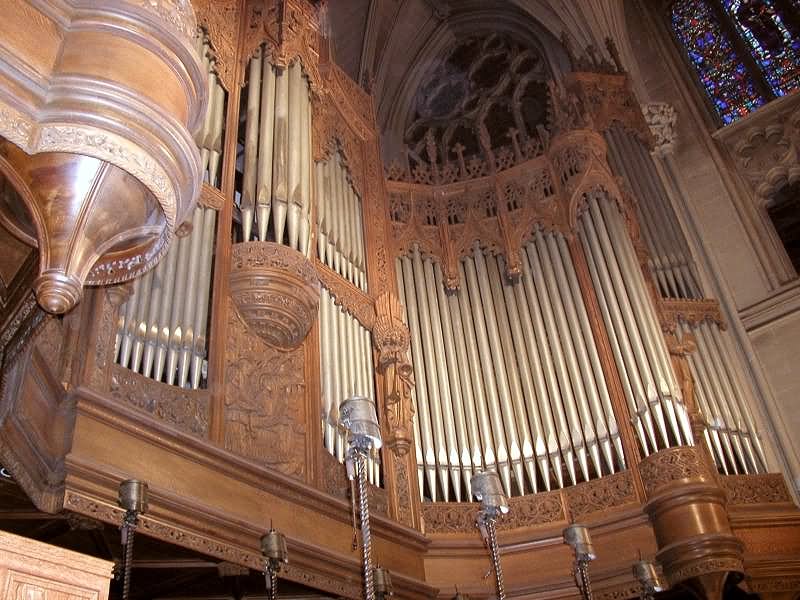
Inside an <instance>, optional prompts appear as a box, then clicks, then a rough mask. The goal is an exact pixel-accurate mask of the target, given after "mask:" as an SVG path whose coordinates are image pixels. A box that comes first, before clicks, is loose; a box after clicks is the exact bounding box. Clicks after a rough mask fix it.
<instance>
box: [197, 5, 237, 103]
mask: <svg viewBox="0 0 800 600" xmlns="http://www.w3.org/2000/svg"><path fill="white" fill-rule="evenodd" d="M193 1H194V6H195V11H196V14H197V21H198V24H199V25H200V27H202V28H203V29H205V30H206V32H207V33H208V38H209V41H210V43H211V48H212V49H213V51H214V60H215V63H216V72H217V75H218V76H219V80H220V82H221V83H222V87H224V88H225V89H226V90H227V91H228V92H230V91H232V90H233V88H234V86H235V84H236V82H235V81H234V77H235V74H234V72H235V70H236V36H237V35H238V33H239V32H238V28H239V5H240V4H241V2H240V1H239V0H193Z"/></svg>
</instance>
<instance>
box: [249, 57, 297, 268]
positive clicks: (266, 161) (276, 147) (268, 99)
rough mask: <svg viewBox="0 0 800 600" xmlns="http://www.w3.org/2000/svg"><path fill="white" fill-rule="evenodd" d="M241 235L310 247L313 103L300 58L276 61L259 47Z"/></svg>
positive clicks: (252, 71)
mask: <svg viewBox="0 0 800 600" xmlns="http://www.w3.org/2000/svg"><path fill="white" fill-rule="evenodd" d="M243 101H244V103H245V106H244V109H245V111H246V121H245V135H244V157H243V163H242V190H241V195H240V196H239V197H238V205H239V210H240V218H241V230H240V233H241V239H242V240H243V241H251V240H259V241H272V242H278V243H281V244H284V245H286V246H289V247H290V248H293V249H294V250H298V251H299V252H302V253H303V254H305V255H306V256H310V251H311V245H310V244H311V169H312V159H311V102H310V98H309V85H308V79H307V78H306V76H305V75H304V73H303V68H302V65H301V64H300V61H299V60H295V61H294V62H293V63H291V65H290V66H289V67H287V68H282V67H276V66H274V65H273V64H271V63H270V62H269V60H268V58H267V57H266V55H265V53H264V52H263V50H262V49H258V50H257V51H256V53H255V55H254V56H253V57H252V58H251V59H250V62H249V64H248V83H247V91H246V93H245V94H243Z"/></svg>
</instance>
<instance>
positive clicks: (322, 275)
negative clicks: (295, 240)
mask: <svg viewBox="0 0 800 600" xmlns="http://www.w3.org/2000/svg"><path fill="white" fill-rule="evenodd" d="M314 266H315V267H316V269H317V275H318V276H319V280H320V283H321V284H322V285H323V286H325V289H326V290H328V291H329V292H330V294H331V296H333V299H334V302H335V304H336V306H341V307H342V309H343V310H344V311H345V312H347V313H348V314H350V315H352V316H353V317H355V318H356V319H358V322H359V323H361V324H362V325H363V326H364V328H365V329H370V330H371V329H372V328H373V327H374V326H375V305H374V302H373V300H372V298H371V297H370V296H369V295H368V294H365V293H364V292H362V291H361V290H360V289H359V288H357V287H356V286H354V285H353V284H352V283H350V282H349V281H347V280H346V279H344V278H343V277H341V276H340V275H339V274H338V273H336V272H335V271H334V270H333V269H331V268H329V267H328V266H327V265H325V264H324V263H323V262H321V261H320V260H319V259H317V261H316V262H315V263H314Z"/></svg>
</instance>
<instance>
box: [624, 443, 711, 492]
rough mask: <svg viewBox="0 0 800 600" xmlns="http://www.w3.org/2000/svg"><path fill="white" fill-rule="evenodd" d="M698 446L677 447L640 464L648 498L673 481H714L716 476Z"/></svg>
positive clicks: (653, 455)
mask: <svg viewBox="0 0 800 600" xmlns="http://www.w3.org/2000/svg"><path fill="white" fill-rule="evenodd" d="M700 452H701V451H700V449H699V448H697V447H696V446H676V447H674V448H666V449H664V450H661V451H659V452H656V453H655V454H651V455H650V456H648V457H647V458H645V459H644V460H642V462H641V463H640V464H639V473H640V474H641V476H642V483H644V489H645V492H646V493H647V496H648V497H652V495H653V494H654V493H655V492H657V491H659V490H660V489H661V488H663V487H664V486H667V485H669V484H671V483H672V482H673V481H680V480H683V479H700V480H712V481H713V480H714V474H713V473H712V472H711V469H710V467H709V465H708V464H707V463H706V461H704V460H703V458H702V456H701V454H700Z"/></svg>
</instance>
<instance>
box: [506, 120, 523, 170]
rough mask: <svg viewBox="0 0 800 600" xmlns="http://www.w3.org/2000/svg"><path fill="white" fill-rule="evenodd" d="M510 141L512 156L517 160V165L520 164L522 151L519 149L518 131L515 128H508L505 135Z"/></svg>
mask: <svg viewBox="0 0 800 600" xmlns="http://www.w3.org/2000/svg"><path fill="white" fill-rule="evenodd" d="M506 135H507V136H508V137H509V138H510V139H511V146H512V147H513V148H514V156H515V157H516V159H517V164H519V163H521V162H522V149H521V148H520V147H519V129H517V128H516V127H509V128H508V133H507V134H506Z"/></svg>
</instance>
